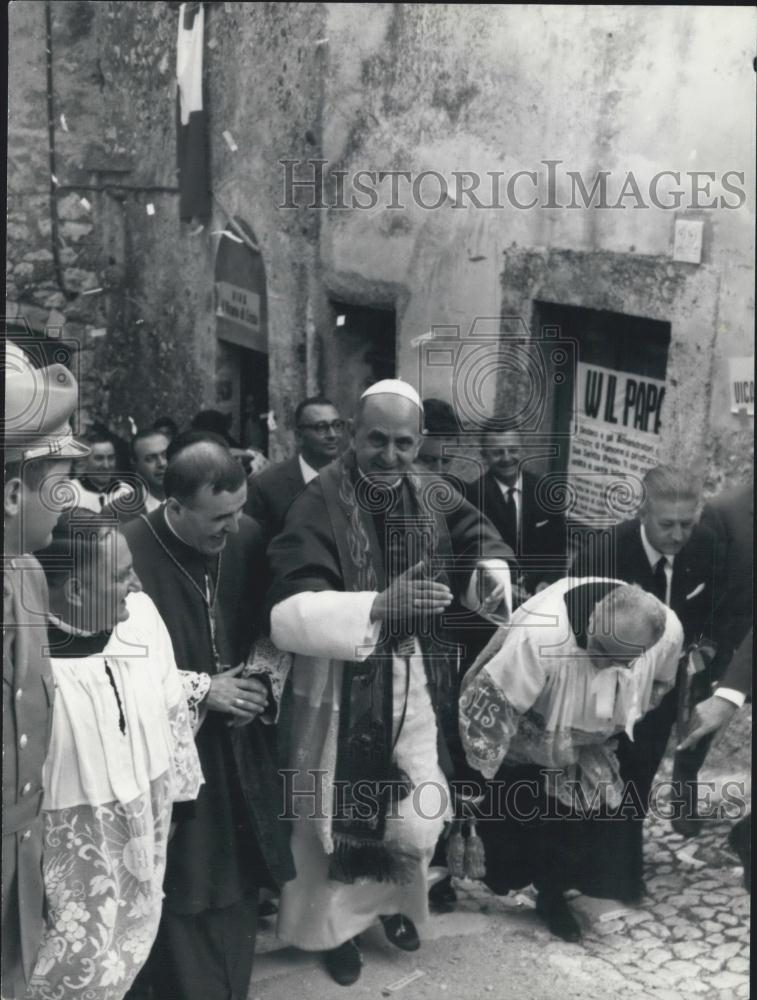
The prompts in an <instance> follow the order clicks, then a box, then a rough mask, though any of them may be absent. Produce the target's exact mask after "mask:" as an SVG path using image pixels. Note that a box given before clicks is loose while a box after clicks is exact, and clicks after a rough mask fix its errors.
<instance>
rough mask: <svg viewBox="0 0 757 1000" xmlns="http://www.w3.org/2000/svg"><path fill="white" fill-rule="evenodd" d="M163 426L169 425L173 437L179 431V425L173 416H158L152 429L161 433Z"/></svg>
mask: <svg viewBox="0 0 757 1000" xmlns="http://www.w3.org/2000/svg"><path fill="white" fill-rule="evenodd" d="M161 427H167V428H168V429H169V430H170V432H171V437H176V435H177V434H178V433H179V425H178V424H177V423H176V421H175V420H174V419H173V418H172V417H158V419H157V420H155V421H153V425H152V430H153V431H154V432H155V433H159V432H160V428H161Z"/></svg>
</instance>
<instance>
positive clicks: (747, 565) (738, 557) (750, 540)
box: [700, 481, 754, 675]
mask: <svg viewBox="0 0 757 1000" xmlns="http://www.w3.org/2000/svg"><path fill="white" fill-rule="evenodd" d="M700 523H701V524H703V525H706V526H707V527H708V528H710V529H711V530H712V531H714V532H715V534H716V535H717V536H718V539H719V540H720V542H721V545H722V547H723V550H724V553H725V573H726V580H725V592H724V595H723V599H722V601H721V602H720V604H719V605H718V609H717V613H716V621H715V629H716V640H717V653H716V657H715V661H716V662H715V672H716V673H717V674H718V675H720V674H721V673H723V672H724V671H725V670H726V669H727V668H728V665H729V663H730V661H731V658H732V656H733V655H734V651H735V650H736V648H737V647H738V646H739V645H740V643H741V641H742V640H743V638H744V636H745V635H746V634H747V632H748V631H749V629H750V627H751V625H752V616H753V611H754V609H753V601H752V565H753V547H754V494H753V484H752V482H751V481H750V482H749V483H744V484H742V485H741V486H737V487H736V488H735V489H731V490H725V491H724V492H723V493H720V494H719V495H718V496H716V497H714V498H713V499H712V500H710V501H709V503H708V504H707V505H706V506H705V508H704V510H703V511H702V518H701V522H700Z"/></svg>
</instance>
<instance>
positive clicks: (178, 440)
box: [166, 430, 229, 462]
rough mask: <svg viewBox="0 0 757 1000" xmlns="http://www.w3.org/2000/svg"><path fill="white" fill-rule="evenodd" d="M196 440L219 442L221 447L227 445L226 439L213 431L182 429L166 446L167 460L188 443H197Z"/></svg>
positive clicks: (187, 445)
mask: <svg viewBox="0 0 757 1000" xmlns="http://www.w3.org/2000/svg"><path fill="white" fill-rule="evenodd" d="M198 441H211V442H212V443H213V444H219V445H220V446H221V447H222V448H228V447H229V446H228V444H227V443H226V439H225V438H224V437H222V436H221V435H220V434H215V433H214V432H213V431H201V430H190V431H182V433H181V434H179V435H178V437H175V438H174V439H173V441H171V443H170V444H169V446H168V453H167V456H166V457H167V458H168V461H169V462H170V461H171V459H172V458H173V457H174V455H177V454H178V453H179V452H180V451H181V450H182V449H183V448H188V447H189V445H190V444H197V442H198Z"/></svg>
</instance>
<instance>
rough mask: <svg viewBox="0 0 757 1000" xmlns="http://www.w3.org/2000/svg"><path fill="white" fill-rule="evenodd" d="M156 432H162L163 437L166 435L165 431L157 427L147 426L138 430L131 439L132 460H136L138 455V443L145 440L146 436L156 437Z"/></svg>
mask: <svg viewBox="0 0 757 1000" xmlns="http://www.w3.org/2000/svg"><path fill="white" fill-rule="evenodd" d="M156 434H160V435H161V436H162V437H165V436H166V435H165V434H164V433H163V431H161V430H159V429H158V428H157V427H146V428H145V429H144V430H141V431H137V433H136V434H135V435H134V437H133V438H132V439H131V457H132V460H134V459H135V458H136V457H137V445H138V444H139V442H140V441H144V440H145V438H149V437H155V435H156ZM169 443H170V442H169Z"/></svg>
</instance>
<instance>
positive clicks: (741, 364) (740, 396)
mask: <svg viewBox="0 0 757 1000" xmlns="http://www.w3.org/2000/svg"><path fill="white" fill-rule="evenodd" d="M728 382H729V386H730V388H729V392H730V396H731V413H743V412H746V413H747V415H748V416H750V417H753V416H754V357H751V358H729V359H728Z"/></svg>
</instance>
